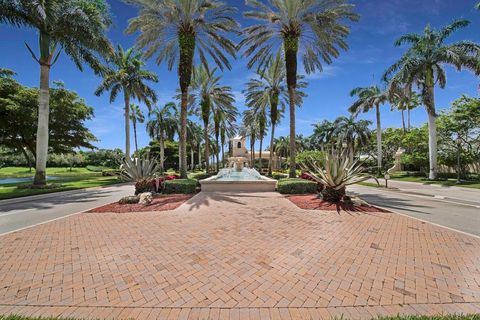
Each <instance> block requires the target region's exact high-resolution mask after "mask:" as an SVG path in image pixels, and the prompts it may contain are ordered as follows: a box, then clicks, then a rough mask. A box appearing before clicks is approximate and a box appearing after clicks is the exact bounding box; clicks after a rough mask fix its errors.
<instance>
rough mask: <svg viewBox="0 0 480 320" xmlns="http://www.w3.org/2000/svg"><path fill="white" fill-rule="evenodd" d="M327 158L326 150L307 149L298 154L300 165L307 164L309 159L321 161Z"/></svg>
mask: <svg viewBox="0 0 480 320" xmlns="http://www.w3.org/2000/svg"><path fill="white" fill-rule="evenodd" d="M324 159H325V152H322V151H318V150H307V151H302V152H300V153H298V154H297V164H299V165H300V166H301V165H302V164H306V162H307V161H320V163H321V162H322V161H323V160H324Z"/></svg>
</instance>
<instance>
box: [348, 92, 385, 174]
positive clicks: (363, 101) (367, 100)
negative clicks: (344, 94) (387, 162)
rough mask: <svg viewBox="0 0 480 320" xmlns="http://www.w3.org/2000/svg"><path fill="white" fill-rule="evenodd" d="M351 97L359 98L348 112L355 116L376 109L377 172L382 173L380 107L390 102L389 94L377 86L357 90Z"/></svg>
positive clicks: (351, 93)
mask: <svg viewBox="0 0 480 320" xmlns="http://www.w3.org/2000/svg"><path fill="white" fill-rule="evenodd" d="M350 96H352V97H353V96H357V97H358V99H357V101H355V102H354V103H353V104H352V105H351V106H350V108H348V111H349V112H351V113H352V114H354V115H358V113H359V112H360V111H362V112H368V111H370V110H371V109H373V108H375V117H376V120H377V130H376V131H377V171H378V173H380V172H381V171H382V158H383V152H382V125H381V123H380V105H381V104H384V103H385V102H387V101H388V93H387V92H386V91H384V90H381V89H380V88H379V87H377V86H371V87H366V88H355V89H353V90H352V91H351V92H350Z"/></svg>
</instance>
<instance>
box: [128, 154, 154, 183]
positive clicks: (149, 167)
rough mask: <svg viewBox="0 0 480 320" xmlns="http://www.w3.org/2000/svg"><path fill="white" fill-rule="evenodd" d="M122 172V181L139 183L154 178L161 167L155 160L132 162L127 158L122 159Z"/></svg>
mask: <svg viewBox="0 0 480 320" xmlns="http://www.w3.org/2000/svg"><path fill="white" fill-rule="evenodd" d="M120 170H121V173H120V177H121V178H122V180H124V181H135V182H138V181H140V180H144V179H146V178H153V177H154V175H155V174H156V173H157V172H158V171H159V170H160V166H159V165H158V164H157V162H156V161H155V160H151V159H140V158H135V159H133V160H132V159H130V158H129V157H125V158H123V159H122V164H121V165H120Z"/></svg>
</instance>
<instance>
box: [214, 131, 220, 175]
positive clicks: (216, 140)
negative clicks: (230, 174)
mask: <svg viewBox="0 0 480 320" xmlns="http://www.w3.org/2000/svg"><path fill="white" fill-rule="evenodd" d="M215 142H216V143H217V150H216V151H217V152H215V153H216V156H217V163H216V167H217V172H218V171H220V148H219V146H220V140H219V136H218V134H215Z"/></svg>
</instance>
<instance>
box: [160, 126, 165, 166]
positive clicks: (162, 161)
mask: <svg viewBox="0 0 480 320" xmlns="http://www.w3.org/2000/svg"><path fill="white" fill-rule="evenodd" d="M159 140H160V141H159V142H160V167H161V168H162V173H163V172H164V171H165V167H164V165H165V138H164V137H163V131H162V132H160V139H159Z"/></svg>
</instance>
